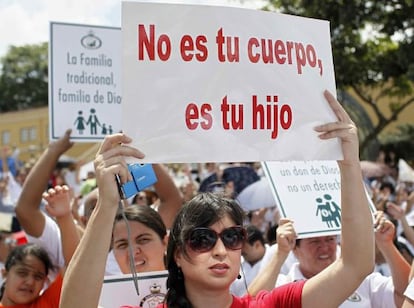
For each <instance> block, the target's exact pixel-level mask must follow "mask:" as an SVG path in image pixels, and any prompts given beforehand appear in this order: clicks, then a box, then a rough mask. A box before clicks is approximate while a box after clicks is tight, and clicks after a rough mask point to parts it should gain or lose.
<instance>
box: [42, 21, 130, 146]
mask: <svg viewBox="0 0 414 308" xmlns="http://www.w3.org/2000/svg"><path fill="white" fill-rule="evenodd" d="M121 103H122V98H121V30H120V29H119V28H110V27H98V26H89V25H79V24H67V23H57V22H52V23H51V24H50V45H49V121H50V122H49V137H50V140H54V139H58V138H59V137H61V136H63V134H64V133H65V131H66V129H68V128H71V129H72V134H71V139H72V140H75V141H77V142H92V141H100V140H102V139H103V138H104V137H105V135H107V134H111V133H114V132H118V131H120V129H121V107H120V105H121Z"/></svg>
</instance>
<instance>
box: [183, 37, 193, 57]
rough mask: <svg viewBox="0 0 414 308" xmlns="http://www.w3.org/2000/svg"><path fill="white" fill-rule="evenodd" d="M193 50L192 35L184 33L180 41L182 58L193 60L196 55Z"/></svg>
mask: <svg viewBox="0 0 414 308" xmlns="http://www.w3.org/2000/svg"><path fill="white" fill-rule="evenodd" d="M188 51H191V52H188ZM192 51H194V43H193V39H192V37H191V36H190V35H184V36H183V37H182V38H181V42H180V52H181V58H182V59H183V60H184V61H191V60H192V59H193V56H194V54H193V53H192Z"/></svg>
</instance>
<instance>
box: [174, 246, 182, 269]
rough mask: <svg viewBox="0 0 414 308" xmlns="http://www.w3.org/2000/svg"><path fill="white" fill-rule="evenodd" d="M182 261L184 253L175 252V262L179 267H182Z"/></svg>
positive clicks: (178, 250)
mask: <svg viewBox="0 0 414 308" xmlns="http://www.w3.org/2000/svg"><path fill="white" fill-rule="evenodd" d="M181 259H182V253H181V251H180V249H176V250H175V252H174V261H175V263H176V264H177V266H178V267H181Z"/></svg>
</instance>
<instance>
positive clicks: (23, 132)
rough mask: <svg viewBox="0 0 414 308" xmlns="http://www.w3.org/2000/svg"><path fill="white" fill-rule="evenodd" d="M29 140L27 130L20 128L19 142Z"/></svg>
mask: <svg viewBox="0 0 414 308" xmlns="http://www.w3.org/2000/svg"><path fill="white" fill-rule="evenodd" d="M28 140H29V130H28V129H27V128H22V129H21V130H20V142H21V143H26V142H27V141H28Z"/></svg>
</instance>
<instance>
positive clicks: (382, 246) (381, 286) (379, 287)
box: [249, 212, 410, 308]
mask: <svg viewBox="0 0 414 308" xmlns="http://www.w3.org/2000/svg"><path fill="white" fill-rule="evenodd" d="M289 224H292V222H289ZM375 225H376V230H375V231H376V232H375V240H376V244H377V246H378V248H379V250H380V251H381V252H382V253H383V255H384V257H385V259H386V260H387V262H388V264H389V266H390V269H391V273H392V276H391V277H385V276H383V275H381V274H380V273H376V272H373V273H371V274H370V275H368V276H367V277H366V278H365V279H364V280H363V282H362V283H361V285H360V286H359V287H358V288H357V290H355V291H354V292H353V293H352V294H350V295H349V297H348V298H347V300H346V301H345V302H343V303H342V304H341V305H340V306H339V307H341V308H344V307H347V308H348V307H366V308H368V307H375V308H382V307H383V308H392V307H400V306H401V304H402V302H403V300H404V297H403V293H404V290H405V289H406V287H407V284H408V276H409V272H410V266H409V264H408V263H407V262H406V260H405V259H404V257H403V256H402V255H401V254H400V253H399V251H398V249H397V247H396V246H395V245H394V243H393V239H394V235H395V226H394V224H393V223H392V222H391V221H389V220H387V219H385V218H384V215H383V213H382V212H378V213H377V215H376V223H375ZM337 241H338V239H337V236H336V235H332V236H320V237H312V238H305V239H297V240H296V244H295V245H294V247H293V253H294V254H295V256H296V258H297V260H298V262H297V263H295V264H293V266H292V268H291V269H290V271H289V273H288V274H287V275H286V277H284V279H277V278H278V276H277V273H278V269H277V268H276V270H274V269H273V268H272V267H271V265H268V266H267V267H264V268H263V269H261V271H260V273H259V274H258V276H259V275H261V273H263V272H272V271H275V275H272V277H269V278H271V279H268V281H266V282H263V281H260V280H259V283H258V280H255V281H253V283H252V284H251V285H249V291H250V294H252V295H255V294H256V292H257V290H260V289H263V286H264V283H266V285H268V284H269V285H272V284H273V286H274V285H276V286H279V285H282V284H286V283H289V282H292V281H297V280H304V279H309V278H311V277H313V276H315V275H317V274H319V273H320V272H322V271H323V270H324V269H325V268H327V267H329V266H330V265H331V264H333V263H334V262H335V260H337V251H336V249H337ZM372 253H374V252H372ZM277 258H278V256H277V255H275V256H274V259H277ZM283 261H284V260H279V262H278V263H279V264H280V263H281V262H283ZM269 264H272V263H269ZM273 264H276V263H275V262H273ZM338 283H339V284H340V283H341V281H338Z"/></svg>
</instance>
